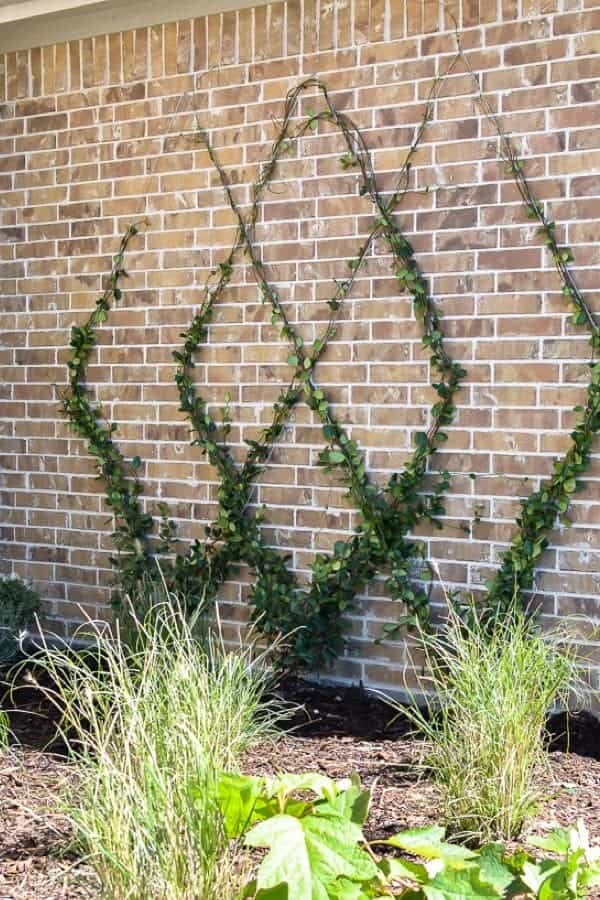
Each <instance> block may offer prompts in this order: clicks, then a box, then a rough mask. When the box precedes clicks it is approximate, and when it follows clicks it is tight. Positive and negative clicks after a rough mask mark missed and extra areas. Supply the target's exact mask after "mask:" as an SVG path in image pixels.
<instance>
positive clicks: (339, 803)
mask: <svg viewBox="0 0 600 900" xmlns="http://www.w3.org/2000/svg"><path fill="white" fill-rule="evenodd" d="M339 543H342V542H341V541H340V542H339ZM344 546H345V545H344ZM350 780H351V784H350V787H349V788H346V790H342V791H339V793H338V795H337V797H334V798H332V799H330V800H328V801H327V802H325V803H318V804H317V805H316V806H315V815H319V816H329V815H333V816H342V817H343V818H345V819H350V821H351V822H354V823H355V824H356V825H364V823H365V821H366V819H367V815H368V814H369V803H370V800H371V792H370V791H364V790H363V789H362V785H361V783H360V778H359V776H358V775H357V774H356V773H353V775H352V777H351V779H350Z"/></svg>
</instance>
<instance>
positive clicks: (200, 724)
mask: <svg viewBox="0 0 600 900" xmlns="http://www.w3.org/2000/svg"><path fill="white" fill-rule="evenodd" d="M91 624H92V623H88V625H87V631H88V632H89V630H90V626H91ZM138 629H139V636H140V639H139V641H137V642H136V644H135V646H134V647H131V645H130V644H127V643H126V642H124V641H121V640H119V637H118V635H117V636H116V637H115V636H113V635H111V634H110V632H109V630H108V629H102V628H101V627H97V628H96V629H95V646H94V649H93V650H91V651H90V652H89V653H87V654H84V655H82V654H79V655H76V654H74V653H73V652H70V651H69V650H68V649H66V648H59V649H53V648H51V647H49V646H47V645H46V646H44V647H43V649H42V651H41V653H40V654H38V656H37V664H38V665H39V666H41V667H42V668H43V669H44V670H45V672H46V673H47V674H48V675H49V676H50V678H51V680H52V682H53V684H54V685H55V686H56V687H55V688H52V690H51V691H50V696H51V699H52V701H53V702H54V703H55V704H56V705H57V706H58V707H59V708H60V709H61V711H62V714H63V721H62V726H61V730H62V732H63V736H64V738H65V740H66V742H67V745H68V747H69V749H70V751H71V754H72V755H73V757H74V760H75V763H76V766H77V769H78V774H79V786H78V791H77V794H76V796H73V797H70V798H68V799H67V800H66V801H64V799H63V808H64V811H65V813H66V815H67V816H68V817H69V819H70V821H71V823H72V826H73V830H74V834H75V838H76V840H77V842H78V843H79V845H80V847H81V848H82V851H83V853H84V854H85V855H86V856H87V858H88V861H89V862H90V863H91V865H92V866H93V868H94V869H95V872H96V873H97V876H98V878H99V881H100V884H101V888H102V895H103V896H104V897H106V898H111V900H125V898H127V900H148V898H150V897H160V898H161V900H217V898H218V900H227V898H229V897H233V896H234V895H235V893H236V891H237V885H238V882H239V876H240V874H241V873H240V871H239V861H238V860H237V859H236V857H235V852H234V850H233V849H232V848H231V847H230V846H229V845H228V842H227V840H226V837H225V834H224V829H223V825H222V818H221V813H220V810H219V804H218V798H217V774H218V772H219V771H221V770H223V769H229V770H231V769H234V770H235V768H236V766H237V764H238V761H239V759H240V755H241V754H242V753H243V752H244V751H245V750H246V749H247V748H248V746H249V745H251V744H252V743H253V742H254V741H257V740H259V739H263V738H265V737H266V736H268V735H271V734H272V733H273V730H274V722H275V719H276V718H277V711H276V709H275V708H274V707H273V706H272V705H270V704H269V703H268V702H267V701H266V700H265V694H266V692H267V690H268V689H269V687H270V674H269V670H268V667H267V666H266V665H265V659H264V657H258V658H255V657H254V656H253V654H252V651H251V650H250V649H248V650H240V651H239V652H235V653H228V652H226V650H225V648H224V646H223V644H222V641H221V640H220V638H219V637H215V636H212V637H205V638H204V639H203V640H202V641H201V642H200V641H199V640H198V639H197V636H196V634H195V632H194V628H193V626H192V625H190V623H189V622H188V621H187V620H186V617H185V615H184V614H183V612H182V611H181V610H180V609H179V608H178V607H177V605H175V606H174V607H173V604H172V603H162V604H159V605H158V606H157V607H155V608H154V609H153V610H152V615H151V617H148V618H147V619H146V620H145V621H144V622H138ZM198 785H200V786H201V790H200V791H198Z"/></svg>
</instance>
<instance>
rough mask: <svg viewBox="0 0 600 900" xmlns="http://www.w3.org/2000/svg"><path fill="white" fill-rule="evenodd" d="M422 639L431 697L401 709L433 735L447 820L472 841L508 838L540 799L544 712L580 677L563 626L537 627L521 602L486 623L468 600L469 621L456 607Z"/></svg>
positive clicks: (432, 758) (431, 752)
mask: <svg viewBox="0 0 600 900" xmlns="http://www.w3.org/2000/svg"><path fill="white" fill-rule="evenodd" d="M419 647H420V649H421V650H422V652H423V653H424V657H425V659H424V671H425V673H426V674H425V676H424V680H423V687H424V688H426V689H431V690H432V695H433V696H434V699H432V700H428V699H427V695H425V701H424V702H425V707H424V708H423V709H419V707H418V706H417V705H416V704H415V705H414V706H412V707H408V708H404V707H402V711H403V713H405V714H406V715H408V716H409V717H411V718H412V720H413V722H414V723H415V724H416V725H417V727H418V729H419V730H420V731H421V733H422V734H423V735H424V736H425V737H426V738H427V739H428V741H429V742H430V744H429V749H428V750H427V752H426V754H425V758H424V762H425V764H426V765H427V766H428V767H429V768H430V770H431V772H432V774H433V777H434V779H435V780H436V782H437V783H438V785H439V786H440V788H441V791H442V796H443V801H444V808H445V820H446V822H447V823H448V824H449V826H450V828H451V830H452V831H453V832H458V833H461V834H463V835H468V836H475V837H477V838H478V839H490V838H496V837H499V838H502V839H507V840H508V839H510V838H513V837H515V836H516V835H518V834H519V832H520V830H521V828H522V826H523V823H524V821H525V820H526V819H527V817H528V816H529V814H530V813H531V811H532V810H533V808H534V806H535V803H536V800H537V799H538V793H537V790H536V786H535V776H536V772H537V770H538V769H539V768H540V767H543V766H544V764H545V763H546V754H545V747H546V742H547V733H546V718H547V714H548V711H549V709H550V708H551V707H553V706H555V705H561V704H566V702H567V699H568V697H569V695H570V694H571V693H572V692H575V690H576V687H577V684H578V677H577V665H576V662H575V653H574V649H573V647H572V646H571V645H570V644H569V641H568V639H567V637H566V634H565V632H564V630H563V631H561V632H560V633H554V634H551V633H550V634H542V633H541V631H540V630H539V629H538V627H537V626H536V623H535V621H534V620H532V619H528V618H527V617H526V616H525V615H524V614H523V613H522V612H521V611H520V610H518V609H514V608H513V610H511V611H510V612H509V613H507V615H506V616H505V617H504V618H496V619H495V620H493V621H490V620H489V618H487V617H486V616H485V615H482V614H480V613H479V612H478V611H477V609H476V608H473V610H472V614H471V616H470V617H469V619H468V620H467V621H465V619H464V617H462V616H461V615H459V613H458V612H456V611H455V610H454V609H453V608H452V605H450V612H449V617H448V620H447V622H446V623H445V624H444V626H443V627H442V628H441V629H440V630H439V631H438V632H437V633H435V634H432V633H425V632H421V635H420V641H419ZM390 702H392V703H393V702H394V701H390Z"/></svg>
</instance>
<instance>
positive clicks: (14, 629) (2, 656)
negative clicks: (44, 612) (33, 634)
mask: <svg viewBox="0 0 600 900" xmlns="http://www.w3.org/2000/svg"><path fill="white" fill-rule="evenodd" d="M39 612H40V596H39V594H38V593H37V591H34V589H33V588H32V587H30V586H29V585H28V584H26V583H25V582H24V581H22V580H21V579H20V578H0V665H6V664H8V663H11V662H13V661H14V659H15V658H16V657H17V656H18V654H19V649H20V640H21V636H22V634H23V632H25V631H28V630H29V629H31V628H32V627H33V626H34V624H35V620H36V616H37V615H38V614H39Z"/></svg>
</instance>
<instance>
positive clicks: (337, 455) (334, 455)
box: [327, 450, 346, 465]
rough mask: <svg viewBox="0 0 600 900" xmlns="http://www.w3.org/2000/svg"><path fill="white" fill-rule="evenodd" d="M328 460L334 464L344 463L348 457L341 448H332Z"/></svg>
mask: <svg viewBox="0 0 600 900" xmlns="http://www.w3.org/2000/svg"><path fill="white" fill-rule="evenodd" d="M327 458H328V461H329V462H330V463H332V464H333V465H337V464H338V463H343V462H344V461H345V459H346V457H345V455H344V454H343V453H342V451H341V450H330V452H329V455H328V457H327Z"/></svg>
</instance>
